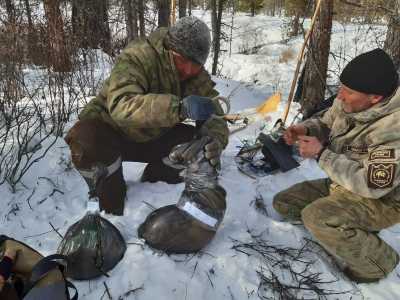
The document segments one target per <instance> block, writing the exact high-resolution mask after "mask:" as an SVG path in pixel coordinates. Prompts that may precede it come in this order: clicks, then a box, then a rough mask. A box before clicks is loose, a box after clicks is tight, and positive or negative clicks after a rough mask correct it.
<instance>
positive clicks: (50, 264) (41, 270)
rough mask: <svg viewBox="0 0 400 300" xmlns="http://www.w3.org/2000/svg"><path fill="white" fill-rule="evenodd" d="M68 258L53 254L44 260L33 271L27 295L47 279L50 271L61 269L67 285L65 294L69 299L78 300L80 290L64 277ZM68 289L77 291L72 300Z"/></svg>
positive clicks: (26, 289)
mask: <svg viewBox="0 0 400 300" xmlns="http://www.w3.org/2000/svg"><path fill="white" fill-rule="evenodd" d="M66 261H67V260H66V257H65V256H64V255H61V254H53V255H49V256H46V257H44V258H42V259H41V260H40V261H39V262H38V263H37V264H36V265H35V266H34V267H33V269H32V274H31V278H30V280H29V283H28V284H27V286H26V288H25V293H24V294H25V295H27V294H28V293H29V292H30V291H31V290H32V289H33V288H34V287H35V285H36V284H37V283H38V282H39V281H40V280H41V279H42V278H43V277H45V276H46V275H47V274H48V273H49V272H50V271H53V270H54V269H59V270H60V272H61V273H62V275H63V279H64V283H65V294H66V297H67V299H69V300H76V299H78V290H77V289H76V287H75V286H74V285H73V284H72V283H71V282H69V281H67V280H66V279H65V277H64V274H63V270H64V266H65V264H66ZM68 288H72V289H74V290H75V295H74V296H73V297H72V298H70V296H69V291H68Z"/></svg>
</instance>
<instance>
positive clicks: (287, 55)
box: [279, 48, 296, 63]
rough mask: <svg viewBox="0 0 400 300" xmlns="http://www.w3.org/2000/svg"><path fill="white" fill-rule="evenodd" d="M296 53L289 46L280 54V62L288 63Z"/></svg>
mask: <svg viewBox="0 0 400 300" xmlns="http://www.w3.org/2000/svg"><path fill="white" fill-rule="evenodd" d="M295 56H296V55H295V53H294V51H293V49H291V48H287V49H286V50H284V51H282V53H281V55H280V56H279V62H280V63H287V62H288V61H290V60H292V59H294V58H295Z"/></svg>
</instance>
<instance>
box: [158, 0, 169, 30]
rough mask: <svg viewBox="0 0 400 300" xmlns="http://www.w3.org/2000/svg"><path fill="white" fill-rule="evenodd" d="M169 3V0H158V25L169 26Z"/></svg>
mask: <svg viewBox="0 0 400 300" xmlns="http://www.w3.org/2000/svg"><path fill="white" fill-rule="evenodd" d="M170 5H171V2H170V0H158V27H168V26H169V17H170V13H171V11H170V10H171V6H170Z"/></svg>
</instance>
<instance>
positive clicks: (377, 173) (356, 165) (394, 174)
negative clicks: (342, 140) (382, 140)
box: [319, 144, 400, 199]
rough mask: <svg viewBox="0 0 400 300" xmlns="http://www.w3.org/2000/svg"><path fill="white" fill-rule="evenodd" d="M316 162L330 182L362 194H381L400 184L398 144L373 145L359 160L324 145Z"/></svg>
mask: <svg viewBox="0 0 400 300" xmlns="http://www.w3.org/2000/svg"><path fill="white" fill-rule="evenodd" d="M398 146H400V145H398ZM319 165H320V167H321V168H322V169H323V170H324V171H325V172H326V173H327V174H328V176H329V177H330V179H332V180H333V181H334V182H336V183H338V184H339V185H341V186H343V187H344V188H346V189H347V190H349V191H351V192H353V193H355V194H358V195H360V196H362V197H366V198H373V199H378V198H381V197H382V196H384V195H386V194H388V193H389V192H390V191H392V190H393V189H395V188H396V187H397V186H399V184H400V147H395V146H394V145H393V144H386V145H380V146H377V147H374V148H373V149H372V150H370V151H369V153H368V157H367V158H366V159H365V160H363V161H355V160H351V159H349V158H348V157H347V156H346V155H344V154H337V153H335V152H332V151H331V150H329V149H326V150H324V152H323V153H322V155H321V157H320V159H319Z"/></svg>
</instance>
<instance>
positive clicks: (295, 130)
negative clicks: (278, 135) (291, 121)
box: [283, 124, 307, 145]
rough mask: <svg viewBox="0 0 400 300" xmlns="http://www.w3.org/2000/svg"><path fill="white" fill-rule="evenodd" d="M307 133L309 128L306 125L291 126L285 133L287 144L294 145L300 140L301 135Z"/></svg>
mask: <svg viewBox="0 0 400 300" xmlns="http://www.w3.org/2000/svg"><path fill="white" fill-rule="evenodd" d="M306 133H307V129H306V127H305V126H304V125H301V124H298V125H292V126H289V127H288V128H287V129H286V131H285V133H284V134H283V139H284V140H285V142H286V144H288V145H293V144H294V143H296V142H297V141H298V138H299V136H301V135H302V136H304V135H305V134H306Z"/></svg>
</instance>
